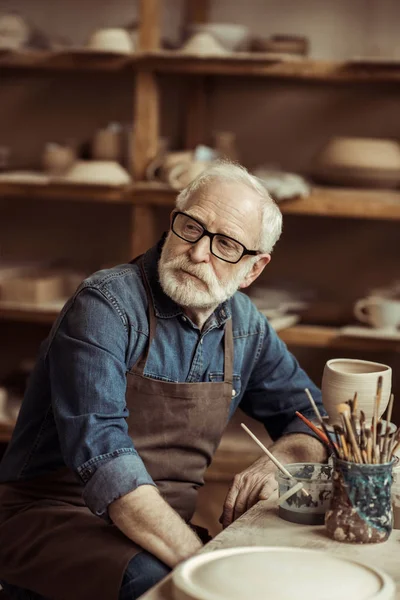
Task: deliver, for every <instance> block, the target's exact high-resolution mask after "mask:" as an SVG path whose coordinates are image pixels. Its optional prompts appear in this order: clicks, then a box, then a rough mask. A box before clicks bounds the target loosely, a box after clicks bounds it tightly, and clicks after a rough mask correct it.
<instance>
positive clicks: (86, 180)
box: [58, 160, 131, 186]
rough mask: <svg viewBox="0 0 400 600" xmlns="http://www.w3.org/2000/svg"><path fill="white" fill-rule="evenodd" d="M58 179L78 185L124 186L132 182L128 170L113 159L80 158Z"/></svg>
mask: <svg viewBox="0 0 400 600" xmlns="http://www.w3.org/2000/svg"><path fill="white" fill-rule="evenodd" d="M58 180H59V181H60V182H63V183H70V184H76V185H110V186H114V185H115V186H123V185H127V184H129V183H130V182H131V177H130V175H129V173H128V172H127V171H125V169H124V168H123V167H121V165H119V164H118V163H117V162H114V161H112V160H78V161H76V163H75V164H74V165H73V167H72V168H71V169H70V170H69V171H68V172H67V173H66V174H65V175H64V176H63V177H59V178H58Z"/></svg>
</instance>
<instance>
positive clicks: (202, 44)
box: [180, 32, 228, 56]
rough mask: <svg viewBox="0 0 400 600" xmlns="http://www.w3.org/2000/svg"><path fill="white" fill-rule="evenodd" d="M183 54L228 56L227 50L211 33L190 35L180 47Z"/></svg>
mask: <svg viewBox="0 0 400 600" xmlns="http://www.w3.org/2000/svg"><path fill="white" fill-rule="evenodd" d="M180 51H181V52H182V53H184V54H194V55H197V56H198V55H201V56H205V55H212V56H215V55H220V54H223V55H226V54H228V50H226V49H225V48H224V47H223V46H222V45H221V44H220V43H219V42H218V41H217V40H216V39H215V37H214V36H212V35H211V33H207V32H200V33H195V34H194V35H192V37H191V38H189V40H188V41H187V42H186V43H185V44H184V45H183V46H182V48H181V50H180Z"/></svg>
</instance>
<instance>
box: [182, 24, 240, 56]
mask: <svg viewBox="0 0 400 600" xmlns="http://www.w3.org/2000/svg"><path fill="white" fill-rule="evenodd" d="M188 31H189V33H190V34H198V33H207V34H209V35H212V36H213V38H214V39H215V40H216V41H217V42H218V43H219V44H221V46H222V47H223V48H225V50H228V51H229V52H235V51H239V50H241V51H244V50H247V49H248V46H249V39H250V38H249V28H248V27H246V26H245V25H240V24H237V23H199V24H195V25H191V26H190V27H189V29H188Z"/></svg>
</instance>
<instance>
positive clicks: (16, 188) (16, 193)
mask: <svg viewBox="0 0 400 600" xmlns="http://www.w3.org/2000/svg"><path fill="white" fill-rule="evenodd" d="M130 196H131V186H120V187H117V186H106V185H75V184H74V185H71V184H66V183H46V184H41V183H38V184H36V183H34V184H30V183H17V182H14V181H13V182H10V181H7V182H5V181H0V198H16V199H17V198H21V199H22V198H26V199H32V200H72V201H81V202H127V203H129V202H130Z"/></svg>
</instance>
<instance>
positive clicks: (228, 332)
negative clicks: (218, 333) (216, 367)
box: [224, 317, 233, 385]
mask: <svg viewBox="0 0 400 600" xmlns="http://www.w3.org/2000/svg"><path fill="white" fill-rule="evenodd" d="M224 337H225V344H224V355H225V356H224V381H225V383H229V384H230V385H233V331H232V317H231V318H230V319H228V321H227V322H226V323H225V335H224Z"/></svg>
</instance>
